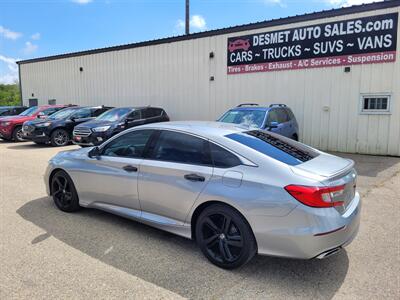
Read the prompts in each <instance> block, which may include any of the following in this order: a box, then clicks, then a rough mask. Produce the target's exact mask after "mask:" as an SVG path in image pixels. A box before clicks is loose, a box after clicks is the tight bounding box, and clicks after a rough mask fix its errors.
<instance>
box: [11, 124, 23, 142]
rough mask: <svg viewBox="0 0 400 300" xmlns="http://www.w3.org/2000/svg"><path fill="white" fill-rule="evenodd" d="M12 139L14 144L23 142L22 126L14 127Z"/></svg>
mask: <svg viewBox="0 0 400 300" xmlns="http://www.w3.org/2000/svg"><path fill="white" fill-rule="evenodd" d="M12 139H13V140H14V142H25V140H24V136H23V134H22V126H17V127H15V129H14V131H13V133H12Z"/></svg>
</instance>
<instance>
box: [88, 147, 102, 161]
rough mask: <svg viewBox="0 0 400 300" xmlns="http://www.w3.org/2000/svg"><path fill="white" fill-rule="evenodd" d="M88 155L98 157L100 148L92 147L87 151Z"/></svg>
mask: <svg viewBox="0 0 400 300" xmlns="http://www.w3.org/2000/svg"><path fill="white" fill-rule="evenodd" d="M88 156H89V157H90V158H97V159H99V158H100V149H99V147H94V148H93V149H92V150H90V151H89V153H88Z"/></svg>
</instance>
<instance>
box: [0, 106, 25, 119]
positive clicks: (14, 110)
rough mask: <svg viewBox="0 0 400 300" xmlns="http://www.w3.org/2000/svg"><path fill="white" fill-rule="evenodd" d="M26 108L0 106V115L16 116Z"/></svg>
mask: <svg viewBox="0 0 400 300" xmlns="http://www.w3.org/2000/svg"><path fill="white" fill-rule="evenodd" d="M26 109H27V107H26V106H0V117H5V116H16V115H19V114H20V113H22V112H23V111H24V110H26Z"/></svg>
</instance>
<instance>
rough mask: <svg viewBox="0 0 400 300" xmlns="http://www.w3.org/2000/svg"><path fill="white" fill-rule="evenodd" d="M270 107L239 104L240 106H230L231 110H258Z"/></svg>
mask: <svg viewBox="0 0 400 300" xmlns="http://www.w3.org/2000/svg"><path fill="white" fill-rule="evenodd" d="M269 109H271V107H266V106H240V107H234V108H231V109H230V111H231V110H259V111H267V110H269Z"/></svg>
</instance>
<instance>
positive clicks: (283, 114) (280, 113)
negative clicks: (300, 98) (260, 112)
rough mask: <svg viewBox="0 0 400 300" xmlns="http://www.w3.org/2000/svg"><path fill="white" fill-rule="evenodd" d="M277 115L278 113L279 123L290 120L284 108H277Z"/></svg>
mask: <svg viewBox="0 0 400 300" xmlns="http://www.w3.org/2000/svg"><path fill="white" fill-rule="evenodd" d="M276 111H277V115H278V123H279V124H281V123H285V122H288V121H289V116H288V114H287V113H286V110H285V109H283V108H278V109H277V110H276Z"/></svg>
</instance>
